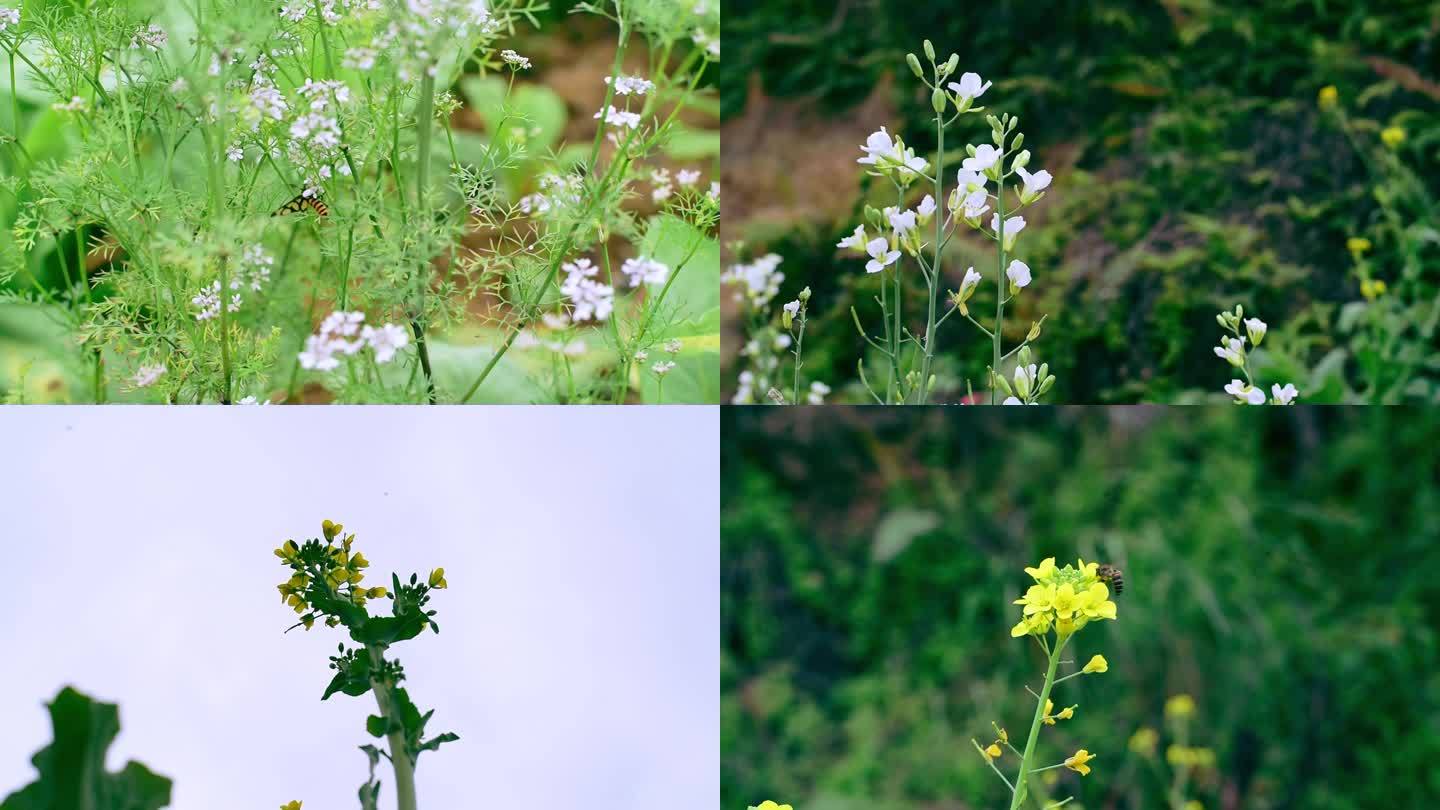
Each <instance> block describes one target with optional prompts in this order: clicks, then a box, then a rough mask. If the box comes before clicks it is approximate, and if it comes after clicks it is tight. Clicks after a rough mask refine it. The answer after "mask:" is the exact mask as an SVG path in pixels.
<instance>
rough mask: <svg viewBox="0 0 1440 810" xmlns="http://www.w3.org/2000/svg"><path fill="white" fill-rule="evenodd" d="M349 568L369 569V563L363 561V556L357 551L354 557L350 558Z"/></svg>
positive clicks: (365, 560)
mask: <svg viewBox="0 0 1440 810" xmlns="http://www.w3.org/2000/svg"><path fill="white" fill-rule="evenodd" d="M350 567H351V568H369V567H370V561H369V560H367V559H365V555H364V554H362V553H361V552H358V551H357V552H355V556H353V557H351V558H350Z"/></svg>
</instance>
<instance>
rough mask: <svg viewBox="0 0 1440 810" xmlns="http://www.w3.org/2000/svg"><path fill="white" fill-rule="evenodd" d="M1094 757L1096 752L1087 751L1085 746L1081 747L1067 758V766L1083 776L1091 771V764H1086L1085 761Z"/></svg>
mask: <svg viewBox="0 0 1440 810" xmlns="http://www.w3.org/2000/svg"><path fill="white" fill-rule="evenodd" d="M1094 758H1095V755H1094V754H1092V753H1090V752H1089V751H1086V750H1085V749H1084V748H1081V749H1080V750H1079V751H1076V752H1075V755H1074V756H1070V757H1066V758H1065V767H1067V768H1069V769H1070V770H1072V771H1074V772H1076V773H1078V774H1080V775H1081V776H1085V775H1086V774H1089V773H1090V766H1089V765H1086V764H1085V763H1087V762H1089V761H1090V760H1092V759H1094Z"/></svg>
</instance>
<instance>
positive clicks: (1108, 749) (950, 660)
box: [721, 406, 1440, 810]
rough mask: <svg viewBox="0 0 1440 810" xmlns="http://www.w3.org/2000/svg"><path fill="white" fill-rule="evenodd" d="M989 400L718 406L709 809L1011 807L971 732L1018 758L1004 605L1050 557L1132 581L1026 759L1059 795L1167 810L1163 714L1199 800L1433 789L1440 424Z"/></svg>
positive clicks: (1304, 798) (1016, 666)
mask: <svg viewBox="0 0 1440 810" xmlns="http://www.w3.org/2000/svg"><path fill="white" fill-rule="evenodd" d="M986 410H988V409H980V410H974V409H959V408H949V409H941V408H930V409H926V410H924V411H922V412H907V413H900V412H897V411H896V410H894V409H891V410H882V409H859V408H833V407H831V408H801V409H793V408H788V409H768V408H766V409H761V408H725V409H722V411H723V416H722V420H723V421H722V431H723V432H722V436H723V437H724V439H723V441H724V446H723V453H722V458H723V461H722V479H721V480H722V496H721V510H722V523H721V533H722V535H721V536H722V539H721V544H722V559H723V562H722V569H721V576H722V597H721V598H722V603H721V605H722V608H721V609H722V625H721V627H722V644H723V651H722V659H721V661H722V670H721V672H722V674H721V685H722V695H723V697H722V715H721V716H722V721H721V722H722V735H723V742H722V763H723V764H722V780H723V781H722V784H723V787H722V792H721V795H722V806H724V807H726V808H736V807H739V808H744V807H746V806H748V805H753V804H758V803H759V802H760V801H762V800H764V799H775V800H777V801H780V802H782V803H784V802H788V803H790V804H793V805H794V806H795V808H796V810H922V809H923V810H964V809H965V808H981V807H983V808H995V807H1004V806H1006V805H1005V803H1006V802H1007V801H1008V792H1007V790H1006V788H1005V786H1004V785H1003V784H1002V783H1001V782H1000V780H999V779H997V778H996V776H995V775H994V774H993V773H992V772H991V771H990V769H989V768H988V767H986V765H985V764H984V762H983V761H982V760H981V759H980V757H979V755H978V754H977V753H976V751H975V750H974V748H973V747H972V746H971V744H970V739H971V738H972V737H974V738H976V739H978V740H980V743H981V745H986V744H988V743H989V742H990V740H991V739H993V738H994V736H995V735H994V731H993V730H992V729H991V726H990V723H991V721H992V720H995V721H998V722H1000V723H1001V724H1002V725H1005V726H1007V727H1008V729H1009V731H1010V734H1011V737H1012V740H1014V739H1015V738H1019V739H1018V741H1017V742H1016V743H1015V744H1016V746H1017V747H1023V744H1024V735H1025V733H1026V732H1027V731H1028V728H1029V722H1030V718H1031V713H1032V712H1033V711H1034V700H1033V698H1032V697H1031V696H1030V695H1028V694H1026V692H1025V689H1024V687H1025V685H1026V684H1027V683H1028V684H1029V685H1030V686H1031V688H1035V689H1038V687H1039V683H1040V681H1041V680H1042V679H1043V675H1044V660H1043V656H1042V655H1041V653H1040V652H1039V651H1038V649H1036V647H1035V645H1033V644H1030V643H1028V642H1027V641H1025V640H1023V639H1012V638H1010V636H1009V629H1010V627H1011V625H1012V624H1014V622H1015V621H1016V620H1017V618H1018V616H1019V613H1020V609H1019V607H1017V606H1014V605H1012V604H1011V601H1012V600H1013V599H1016V598H1018V597H1019V596H1020V594H1021V592H1022V590H1023V588H1024V587H1025V586H1026V585H1028V584H1029V578H1028V577H1027V576H1026V575H1025V573H1024V571H1023V568H1024V567H1025V566H1027V565H1035V564H1036V563H1037V562H1038V561H1039V560H1040V559H1042V558H1043V557H1047V556H1055V557H1058V558H1059V562H1060V564H1062V565H1063V564H1064V563H1065V562H1066V561H1070V562H1074V559H1075V558H1076V557H1077V556H1081V557H1084V558H1085V559H1086V560H1087V561H1088V560H1098V561H1108V562H1112V563H1115V564H1118V565H1119V566H1120V567H1121V568H1122V569H1123V570H1124V572H1125V585H1126V587H1125V591H1124V593H1123V595H1121V596H1119V597H1118V598H1117V599H1116V602H1117V604H1118V606H1119V618H1118V620H1117V621H1114V622H1102V623H1100V624H1099V625H1096V626H1091V627H1087V628H1085V629H1084V630H1083V631H1082V632H1081V633H1080V634H1079V635H1077V636H1076V642H1074V644H1073V645H1072V647H1071V650H1072V651H1073V656H1071V655H1067V658H1072V657H1073V658H1074V659H1076V661H1077V663H1076V664H1075V665H1074V666H1077V667H1078V666H1079V665H1080V664H1083V663H1084V662H1085V661H1086V660H1088V658H1089V657H1090V656H1091V655H1092V654H1094V653H1102V654H1104V655H1105V656H1106V658H1107V659H1108V660H1109V662H1110V671H1109V672H1108V673H1106V674H1103V675H1091V676H1086V677H1083V678H1077V679H1075V680H1072V681H1067V682H1066V683H1064V684H1061V685H1059V686H1058V687H1057V695H1058V697H1057V698H1056V703H1057V708H1058V707H1061V706H1068V705H1070V704H1072V703H1078V704H1079V705H1080V707H1079V709H1078V710H1077V713H1076V716H1075V718H1074V719H1073V720H1070V721H1066V722H1062V723H1060V724H1059V725H1058V726H1053V727H1045V730H1044V732H1043V733H1042V735H1041V738H1040V740H1041V741H1040V746H1041V747H1040V751H1041V755H1040V761H1041V762H1042V764H1050V763H1053V762H1059V761H1060V760H1061V759H1062V758H1064V757H1065V756H1068V755H1069V754H1071V753H1073V752H1074V751H1075V750H1076V749H1077V748H1082V747H1083V748H1087V749H1089V750H1090V751H1091V752H1094V753H1096V754H1098V759H1097V760H1096V761H1095V762H1093V763H1092V766H1093V767H1094V769H1095V770H1094V772H1093V773H1091V774H1090V775H1089V776H1086V777H1084V778H1083V779H1082V778H1080V777H1079V776H1078V775H1076V774H1074V773H1071V772H1069V771H1065V770H1061V771H1059V772H1053V773H1059V774H1063V775H1061V776H1060V779H1059V783H1058V784H1055V785H1053V786H1049V787H1048V790H1049V791H1050V792H1051V794H1052V798H1053V799H1055V800H1058V799H1061V798H1064V797H1065V796H1067V795H1070V794H1072V793H1073V794H1074V795H1075V796H1076V801H1074V802H1072V803H1071V804H1070V805H1067V807H1071V808H1078V807H1085V808H1125V809H1127V810H1128V809H1130V808H1168V807H1172V806H1174V805H1172V803H1171V802H1170V801H1169V799H1168V796H1167V791H1168V789H1169V786H1170V782H1171V778H1172V775H1173V773H1174V769H1173V768H1172V767H1171V766H1169V765H1168V764H1166V763H1165V751H1166V749H1167V747H1168V746H1169V745H1170V744H1172V743H1174V742H1177V737H1176V735H1175V733H1174V730H1173V728H1171V727H1170V726H1171V724H1167V722H1166V720H1165V718H1164V709H1163V707H1164V704H1165V701H1166V700H1167V698H1169V697H1171V696H1173V695H1177V694H1188V695H1191V696H1192V697H1193V699H1194V701H1195V704H1196V711H1195V713H1194V715H1193V716H1192V717H1191V718H1190V720H1189V730H1188V734H1189V744H1190V745H1192V746H1201V747H1206V748H1209V749H1210V750H1212V751H1213V752H1214V755H1215V767H1213V768H1204V769H1200V770H1198V771H1195V772H1193V773H1191V774H1190V775H1189V788H1188V789H1187V791H1186V797H1187V799H1188V800H1192V801H1199V802H1201V805H1202V806H1203V807H1204V808H1208V809H1209V810H1215V809H1216V808H1224V810H1233V809H1234V808H1255V809H1256V810H1270V809H1271V808H1277V809H1278V808H1293V809H1295V810H1299V809H1300V808H1304V809H1305V810H1361V809H1362V808H1363V809H1364V810H1372V809H1373V808H1384V807H1427V806H1430V805H1431V804H1433V799H1434V797H1435V796H1440V769H1437V768H1436V762H1437V761H1440V660H1437V658H1440V656H1437V646H1436V644H1437V642H1436V631H1437V623H1440V464H1437V450H1436V448H1440V414H1436V413H1434V412H1432V411H1428V410H1419V409H1397V408H1391V409H1363V408H1346V409H1317V408H1285V409H1279V408H1271V409H1265V410H1264V412H1263V413H1262V412H1240V411H1237V409H1233V408H1230V407H1228V406H1226V407H1224V408H1207V409H1175V408H1145V407H1129V408H1056V409H1016V410H1012V411H1007V412H1006V413H1004V414H1003V415H1000V414H995V413H993V412H991V413H987V412H985V411H986ZM1144 727H1149V728H1153V729H1155V730H1156V731H1157V732H1159V740H1158V745H1157V751H1156V754H1155V755H1154V756H1152V757H1146V756H1143V755H1141V754H1138V753H1135V752H1133V751H1131V750H1129V748H1128V743H1129V741H1130V739H1131V737H1132V735H1133V734H1134V733H1135V732H1136V731H1137V730H1139V729H1141V728H1144ZM1001 764H1002V765H1003V766H1005V767H1006V768H1007V770H1009V772H1010V774H1011V775H1012V776H1013V772H1014V768H1015V766H1016V764H1017V760H1016V758H1015V757H1014V756H1013V755H1011V754H1009V753H1007V754H1006V755H1005V757H1004V758H1003V759H1002V761H1001ZM1426 796H1429V797H1431V799H1430V800H1426V799H1424V797H1426ZM1028 806H1029V807H1031V808H1038V807H1039V806H1040V805H1039V804H1035V803H1031V804H1029V805H1028ZM1181 806H1183V803H1182V804H1181Z"/></svg>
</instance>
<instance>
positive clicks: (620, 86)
mask: <svg viewBox="0 0 1440 810" xmlns="http://www.w3.org/2000/svg"><path fill="white" fill-rule="evenodd" d="M605 83H606V84H610V83H611V82H610V77H609V76H606V77H605ZM614 84H615V94H616V95H620V96H629V95H636V96H643V95H645V94H646V93H648V92H650V91H651V90H654V89H655V83H654V82H652V81H650V80H649V79H647V78H645V77H643V76H620V77H618V78H616V79H615V83H614Z"/></svg>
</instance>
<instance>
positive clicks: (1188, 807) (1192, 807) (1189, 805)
mask: <svg viewBox="0 0 1440 810" xmlns="http://www.w3.org/2000/svg"><path fill="white" fill-rule="evenodd" d="M1185 810H1205V805H1203V804H1201V803H1200V802H1197V801H1195V800H1194V799H1191V800H1190V801H1188V802H1185Z"/></svg>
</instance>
